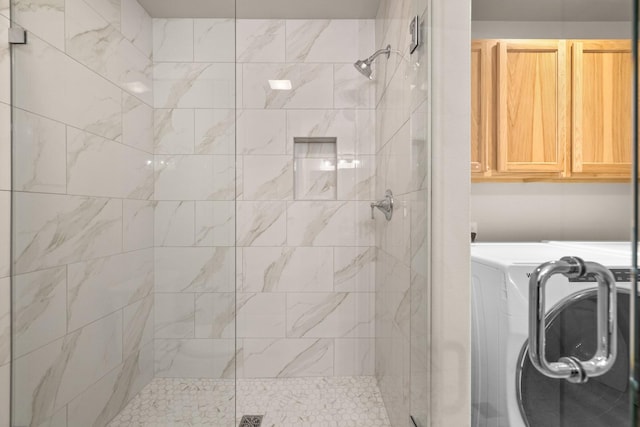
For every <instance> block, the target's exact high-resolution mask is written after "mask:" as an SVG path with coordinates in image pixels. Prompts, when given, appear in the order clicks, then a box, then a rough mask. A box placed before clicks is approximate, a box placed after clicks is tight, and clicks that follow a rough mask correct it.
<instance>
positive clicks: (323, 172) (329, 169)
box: [293, 137, 338, 200]
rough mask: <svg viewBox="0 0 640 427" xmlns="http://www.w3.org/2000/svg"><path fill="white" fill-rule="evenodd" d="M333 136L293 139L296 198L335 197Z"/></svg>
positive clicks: (318, 198) (323, 198)
mask: <svg viewBox="0 0 640 427" xmlns="http://www.w3.org/2000/svg"><path fill="white" fill-rule="evenodd" d="M336 143H337V139H336V138H333V137H319V138H294V139H293V154H294V158H295V163H294V168H295V178H294V194H295V198H296V200H336V198H337V182H338V179H337V173H336V170H337V168H336V162H337V151H338V150H337V148H336Z"/></svg>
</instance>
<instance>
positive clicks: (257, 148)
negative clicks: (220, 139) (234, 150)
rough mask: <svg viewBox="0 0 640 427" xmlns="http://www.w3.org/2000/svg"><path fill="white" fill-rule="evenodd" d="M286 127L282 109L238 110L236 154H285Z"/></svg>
mask: <svg viewBox="0 0 640 427" xmlns="http://www.w3.org/2000/svg"><path fill="white" fill-rule="evenodd" d="M286 128H287V116H286V112H285V111H283V110H239V111H238V120H237V132H238V140H237V141H238V142H237V143H238V154H286V138H287V134H286V130H287V129H286Z"/></svg>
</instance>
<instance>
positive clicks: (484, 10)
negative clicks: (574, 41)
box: [471, 0, 632, 21]
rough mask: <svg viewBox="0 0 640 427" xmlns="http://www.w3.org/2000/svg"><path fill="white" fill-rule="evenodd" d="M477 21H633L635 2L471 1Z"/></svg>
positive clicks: (609, 0) (615, 0)
mask: <svg viewBox="0 0 640 427" xmlns="http://www.w3.org/2000/svg"><path fill="white" fill-rule="evenodd" d="M471 5H472V7H471V9H472V19H473V20H475V21H631V19H632V18H631V5H632V0H471Z"/></svg>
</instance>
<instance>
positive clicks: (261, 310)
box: [236, 292, 287, 338]
mask: <svg viewBox="0 0 640 427" xmlns="http://www.w3.org/2000/svg"><path fill="white" fill-rule="evenodd" d="M286 296H287V295H286V294H285V293H273V292H272V293H251V294H248V293H239V294H237V296H236V298H237V302H236V312H237V322H238V324H237V328H236V331H237V337H238V338H284V337H285V336H286V314H287V310H286Z"/></svg>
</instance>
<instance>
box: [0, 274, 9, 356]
mask: <svg viewBox="0 0 640 427" xmlns="http://www.w3.org/2000/svg"><path fill="white" fill-rule="evenodd" d="M0 296H1V297H2V300H0V301H1V302H0V366H2V365H6V364H8V363H9V362H10V361H11V280H10V278H9V277H3V278H2V279H0Z"/></svg>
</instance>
